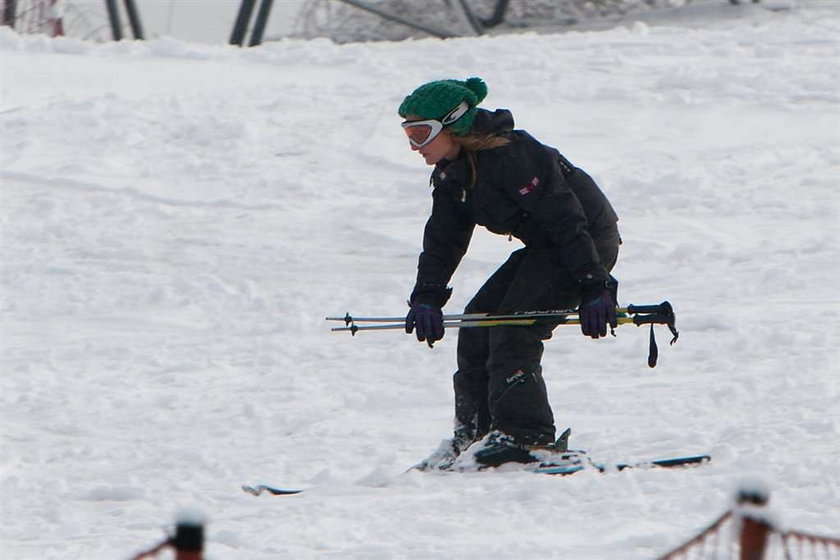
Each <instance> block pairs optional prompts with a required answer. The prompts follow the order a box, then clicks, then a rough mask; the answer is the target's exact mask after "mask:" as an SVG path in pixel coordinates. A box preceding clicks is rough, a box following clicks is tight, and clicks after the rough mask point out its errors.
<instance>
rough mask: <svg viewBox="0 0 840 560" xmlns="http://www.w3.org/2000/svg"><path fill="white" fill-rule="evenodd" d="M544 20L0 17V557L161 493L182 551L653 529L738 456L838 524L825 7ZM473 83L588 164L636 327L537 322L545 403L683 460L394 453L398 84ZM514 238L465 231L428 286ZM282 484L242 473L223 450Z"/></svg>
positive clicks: (552, 554) (419, 371)
mask: <svg viewBox="0 0 840 560" xmlns="http://www.w3.org/2000/svg"><path fill="white" fill-rule="evenodd" d="M790 5H791V6H792V7H793V8H792V9H790V10H785V11H780V12H768V11H766V10H762V9H760V8H758V7H751V6H742V7H741V8H739V9H737V11H736V12H734V13H737V14H738V16H737V17H730V18H726V19H716V18H706V19H695V20H693V21H692V22H690V25H689V23H685V22H681V21H679V20H674V21H670V22H660V23H659V24H658V25H646V24H643V23H636V24H633V25H629V26H627V27H618V28H615V29H611V30H605V31H598V32H585V33H567V34H562V35H534V34H526V35H521V36H499V37H492V38H479V39H461V40H448V41H437V40H423V41H406V42H402V43H382V44H354V45H344V46H337V45H333V44H331V43H330V42H328V41H322V40H318V41H308V42H305V41H283V42H279V43H276V44H269V45H265V46H263V47H260V48H256V49H248V50H239V49H235V48H229V47H212V46H206V45H195V44H188V43H182V42H178V41H175V40H172V39H160V40H156V41H150V42H147V43H132V42H122V43H119V44H112V45H93V44H87V43H82V42H79V41H73V40H68V39H57V40H48V39H45V38H43V37H22V36H18V35H15V34H14V33H11V32H9V31H8V30H7V29H6V28H0V68H2V107H0V125H2V134H0V142H2V144H0V148H1V150H0V157H2V171H0V180H1V181H2V199H0V208H1V209H2V232H1V233H2V385H0V389H2V410H1V411H0V414H2V418H1V420H2V457H1V458H0V473H1V474H2V524H1V525H2V528H0V531H2V535H1V536H2V542H0V552H2V556H3V557H4V558H85V559H98V558H102V559H105V558H119V557H128V556H130V555H131V554H133V553H135V552H137V551H139V550H141V549H143V548H145V547H146V546H147V545H150V544H152V543H154V542H155V541H156V540H158V539H159V538H161V536H162V531H161V528H162V527H164V526H166V525H167V524H168V522H169V521H170V520H171V518H172V515H173V513H174V512H175V510H176V509H177V508H178V507H179V506H183V505H191V506H194V507H195V508H196V509H198V510H200V511H203V512H204V513H205V514H207V515H208V517H209V525H208V531H207V537H208V544H207V552H208V556H209V557H212V558H251V559H261V558H266V559H268V558H299V559H305V558H364V559H374V558H376V559H379V558H382V559H384V558H440V557H453V558H464V559H471V558H476V559H478V558H482V559H483V558H488V557H495V558H534V557H540V558H583V559H598V558H627V559H642V558H651V557H654V556H655V555H657V554H661V553H663V552H665V551H667V550H668V549H669V548H671V547H674V546H676V545H677V544H679V543H680V542H682V541H683V540H684V539H686V538H688V537H689V536H692V535H693V534H695V532H696V531H697V530H699V529H700V528H702V527H703V526H705V525H706V524H707V523H708V522H710V521H711V520H712V519H713V518H714V517H715V516H716V515H718V514H719V513H720V512H721V511H723V510H724V509H725V508H726V507H728V504H729V500H730V499H731V495H732V492H733V490H734V488H736V486H737V485H738V484H739V481H741V480H742V479H744V478H747V477H757V478H760V479H762V480H765V481H766V482H767V484H768V485H769V487H770V488H771V490H772V504H773V507H774V511H776V513H777V515H778V518H779V519H780V522H781V523H783V524H784V526H786V527H791V528H796V529H800V530H806V531H811V532H817V533H823V534H834V535H835V536H836V535H837V533H838V527H840V480H838V474H837V473H838V469H837V461H838V457H840V439H838V436H839V435H840V405H838V402H840V381H838V374H839V373H840V371H838V366H837V363H836V357H837V348H838V342H840V341H838V335H837V332H838V327H840V322H838V319H837V316H838V312H840V306H839V305H838V296H837V290H836V282H837V278H838V272H840V270H838V265H837V263H838V262H840V254H838V250H837V238H838V233H840V231H838V229H839V228H838V223H840V222H838V207H840V204H838V195H837V192H838V177H840V108H838V105H840V87H838V84H840V66H838V64H837V61H838V60H840V41H838V36H839V35H838V33H837V32H838V31H839V30H840V4H838V3H834V2H826V3H816V2H804V1H802V2H791V3H790ZM470 75H478V76H482V77H484V78H485V79H486V80H487V82H488V84H489V88H490V96H489V98H488V99H487V100H486V102H485V106H487V107H490V108H493V107H510V108H511V109H512V110H513V111H514V116H515V117H516V119H517V123H518V125H519V126H521V127H523V128H526V129H528V130H529V131H531V132H532V133H533V134H534V135H535V136H536V137H538V138H540V139H541V140H543V141H544V142H546V143H549V144H552V145H555V146H557V147H558V148H559V149H560V150H561V151H562V152H563V153H564V154H566V155H567V156H568V157H569V158H570V159H571V160H572V161H574V162H575V163H577V164H579V165H580V166H582V167H583V168H585V169H587V170H588V171H589V172H590V173H592V174H593V175H594V176H595V177H596V179H597V180H598V181H599V183H600V184H601V185H602V186H603V188H604V189H605V191H606V192H607V194H608V195H609V197H610V198H611V200H612V201H613V203H614V205H615V207H616V209H617V211H618V213H619V215H620V216H621V222H620V226H621V231H622V236H623V238H624V245H623V247H622V253H621V255H620V259H619V264H618V266H617V268H616V270H615V274H616V275H617V277H618V278H619V280H620V282H621V287H620V299H621V302H622V303H623V304H627V303H637V304H640V303H658V302H659V301H661V300H663V299H669V300H670V301H671V302H672V303H673V304H674V306H675V308H676V311H677V318H678V327H679V328H680V329H681V332H682V336H681V338H680V340H679V342H678V343H677V345H676V346H674V347H668V345H667V341H668V339H669V337H668V336H667V332H666V331H664V329H663V330H659V331H658V341H659V345H660V359H659V365H658V366H657V368H656V369H655V370H650V369H648V368H647V366H646V364H645V358H646V352H647V331H646V329H633V328H631V327H621V328H620V329H619V330H618V337H617V338H615V339H612V338H611V339H608V340H604V341H598V342H594V341H587V340H585V339H583V338H582V337H581V336H580V335H579V333H578V332H576V331H575V329H574V328H573V327H570V328H568V329H566V328H562V327H561V328H559V329H558V330H557V331H556V333H555V336H554V338H553V339H552V340H551V341H549V342H548V343H547V346H546V354H545V358H544V364H543V365H544V368H545V371H546V377H547V382H548V384H549V390H550V395H551V397H552V404H553V406H554V409H555V417H556V420H557V424H558V427H561V428H562V427H565V426H572V428H573V430H574V433H573V436H572V445H573V447H581V448H586V449H588V450H589V452H590V454H591V455H592V456H593V457H595V458H598V459H609V460H615V461H618V460H635V459H643V458H656V457H663V456H669V455H673V454H693V453H702V452H711V453H712V455H713V457H714V459H713V462H712V463H711V464H709V465H708V466H705V467H703V468H701V469H696V470H686V471H632V472H624V473H620V474H608V475H603V476H602V475H597V474H592V473H582V474H579V475H576V476H574V477H571V478H561V477H549V476H535V475H533V474H527V473H522V472H513V471H510V472H508V471H505V470H504V469H503V470H502V472H493V473H482V474H460V475H459V474H451V473H449V474H419V473H409V474H405V475H402V474H401V473H402V471H403V470H404V469H405V468H407V467H408V466H410V465H412V464H413V463H415V462H416V461H417V460H419V459H421V458H422V457H424V456H425V455H426V454H428V453H429V452H430V451H431V450H432V449H434V447H436V446H437V444H438V442H439V440H440V439H441V438H443V437H445V436H447V435H448V432H449V430H450V429H451V426H450V423H451V414H452V410H451V409H452V404H451V398H452V397H451V386H450V385H451V374H452V372H453V368H454V361H455V360H454V352H455V341H456V335H455V333H454V332H450V333H449V334H448V335H447V337H446V338H445V339H444V340H443V341H442V342H440V343H438V344H437V345H436V347H435V349H434V350H433V351H430V350H429V349H428V348H426V347H425V345H421V344H418V343H416V342H414V341H413V339H412V338H411V337H408V336H406V335H404V334H402V333H399V332H395V333H360V334H358V335H357V336H356V337H354V338H351V337H349V336H345V335H343V334H341V335H340V334H332V333H330V332H329V329H328V325H327V324H325V323H324V321H323V318H324V317H325V316H327V315H336V314H343V313H344V312H345V311H350V312H352V313H356V314H360V313H364V314H371V315H372V314H376V315H379V314H382V315H394V314H401V313H402V312H403V310H404V309H405V307H404V306H405V303H404V300H405V297H406V295H407V293H408V292H409V291H410V289H411V287H412V285H413V280H414V272H415V267H416V258H417V252H418V251H419V248H420V242H421V237H422V228H423V224H424V222H425V219H426V216H427V213H428V210H429V207H430V203H431V199H430V196H429V190H428V189H427V188H426V186H425V184H426V180H427V176H428V175H427V174H428V169H427V168H426V167H425V166H424V165H423V164H422V161H421V160H420V159H419V158H418V157H417V155H416V154H413V153H411V151H410V150H409V149H408V146H407V143H406V142H405V139H404V136H403V133H402V131H401V130H400V129H399V126H397V123H398V122H399V117H398V116H396V114H395V109H396V107H397V106H398V104H399V102H400V101H401V99H402V97H403V96H404V95H405V94H406V93H408V92H409V91H411V89H412V88H414V87H415V86H417V85H419V84H420V83H423V82H425V81H428V80H431V79H437V78H441V77H450V76H452V77H462V78H466V77H467V76H470ZM514 248H516V245H515V244H511V243H509V242H507V240H506V239H503V238H502V237H498V236H492V235H489V234H482V233H480V232H477V234H476V236H475V239H474V241H473V245H472V247H471V248H470V252H469V253H468V255H467V257H466V258H465V260H464V262H463V264H462V265H461V267H460V269H459V271H458V272H457V274H456V276H455V278H453V281H452V285H453V286H454V287H455V293H454V296H453V299H452V301H451V303H450V304H449V305H448V306H447V310H448V311H451V312H457V311H459V310H460V309H461V308H462V307H463V305H464V304H465V303H466V301H468V299H469V297H470V296H471V295H472V294H473V293H474V292H475V290H477V289H478V287H479V286H480V285H481V283H482V282H483V281H484V279H485V278H486V277H487V276H488V275H489V273H490V272H491V271H492V270H493V269H494V268H495V267H496V266H497V265H498V264H499V263H500V262H501V261H502V259H504V258H505V256H506V255H507V254H508V253H509V252H510V251H511V250H512V249H514ZM261 482H265V483H272V484H277V485H281V486H290V487H311V489H310V490H308V491H307V492H306V493H304V494H301V495H299V496H291V497H284V498H259V499H256V498H253V497H251V496H247V495H245V494H244V493H242V492H241V491H240V490H239V485H240V484H242V483H261Z"/></svg>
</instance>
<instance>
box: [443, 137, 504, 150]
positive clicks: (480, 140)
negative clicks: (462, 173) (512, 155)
mask: <svg viewBox="0 0 840 560" xmlns="http://www.w3.org/2000/svg"><path fill="white" fill-rule="evenodd" d="M452 139H453V140H454V141H455V143H456V144H458V145H459V146H461V148H463V149H464V151H465V152H480V151H482V150H492V149H493V148H499V147H501V146H506V145H508V144H510V140H508V139H507V138H505V137H504V136H496V135H495V134H467V135H465V136H456V135H454V134H453V135H452Z"/></svg>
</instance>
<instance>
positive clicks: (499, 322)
mask: <svg viewBox="0 0 840 560" xmlns="http://www.w3.org/2000/svg"><path fill="white" fill-rule="evenodd" d="M540 321H541V319H539V318H527V319H526V318H516V319H496V318H492V319H486V320H465V321H458V320H450V321H446V320H445V321H444V322H443V328H445V329H452V328H476V327H485V328H486V327H508V326H511V327H515V326H526V327H527V326H529V325H535V324H537V323H539V322H540ZM616 321H617V323H618V324H619V325H631V324H636V322H635V321H636V320H635V319H634V318H633V317H626V316H622V317H617V318H616ZM552 322H556V321H552ZM560 324H561V325H579V324H580V319H578V318H569V319H565V320H562V321H561V322H560ZM404 328H405V321H403V322H402V323H383V324H377V325H350V326H346V327H332V328H331V329H330V331H332V332H350V333H352V334H355V333H356V332H357V331H385V330H397V329H404Z"/></svg>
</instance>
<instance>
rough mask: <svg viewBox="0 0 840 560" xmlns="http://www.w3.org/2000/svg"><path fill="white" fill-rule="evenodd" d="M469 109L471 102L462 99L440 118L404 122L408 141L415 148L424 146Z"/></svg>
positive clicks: (403, 125)
mask: <svg viewBox="0 0 840 560" xmlns="http://www.w3.org/2000/svg"><path fill="white" fill-rule="evenodd" d="M469 110H470V105H469V103H467V102H466V101H461V103H459V104H458V106H457V107H455V108H454V109H452V110H451V111H450V112H449V113H447V114H446V116H444V117H443V118H442V119H440V120H438V119H426V120H423V121H404V122H403V123H402V127H403V130H404V131H405V134H406V136H408V141H409V142H410V143H411V145H412V146H414V147H415V148H422V147H423V146H425V145H427V144H428V143H429V142H431V141H432V140H434V139H435V138H437V135H438V134H440V131H441V130H443V128H444V127H445V126H448V125H450V124H452V123H454V122H455V121H457V120H458V119H460V118H461V117H463V116H464V115H465V114H466V112H467V111H469Z"/></svg>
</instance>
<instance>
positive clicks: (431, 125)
mask: <svg viewBox="0 0 840 560" xmlns="http://www.w3.org/2000/svg"><path fill="white" fill-rule="evenodd" d="M486 95H487V86H486V84H485V83H484V81H483V80H482V79H480V78H469V79H467V80H466V81H460V80H440V81H434V82H430V83H427V84H424V85H422V86H420V87H418V88H417V89H416V90H414V92H412V93H411V94H410V95H409V96H407V97H406V98H405V100H404V101H403V102H402V104H401V105H400V107H399V110H398V112H399V114H400V116H401V117H402V118H404V119H405V121H404V122H403V123H402V127H403V129H404V130H405V133H406V134H407V135H408V139H409V142H410V145H411V149H412V150H414V151H417V152H419V153H420V155H421V156H422V157H423V158H424V159H425V161H426V163H427V164H428V165H433V166H434V169H433V171H432V176H431V184H432V185H433V187H434V189H433V191H432V199H433V205H432V213H431V216H430V217H429V219H428V222H427V223H426V227H425V231H424V237H423V250H422V252H421V254H420V257H419V264H418V270H417V282H416V285H415V286H414V289H413V291H412V293H411V296H410V298H409V303H410V306H411V310H410V311H409V312H408V315H407V316H406V320H405V328H406V332H407V333H411V332H416V336H417V339H418V340H419V341H426V342H427V343H428V344H429V346H432V344H433V343H434V342H435V341H437V340H440V339H441V338H443V335H444V328H443V312H442V310H441V308H442V307H443V306H444V304H446V302H447V300H448V299H449V297H450V295H451V292H452V289H451V288H448V287H447V284H448V283H449V280H450V278H451V277H452V274H453V273H454V272H455V269H456V268H457V266H458V264H459V263H460V261H461V258H462V257H463V255H464V254H465V252H466V251H467V247H468V245H469V242H470V238H471V236H472V232H473V229H474V228H475V226H476V224H478V225H481V226H484V227H486V228H487V229H488V230H490V231H491V232H493V233H497V234H501V235H505V236H507V237H508V238H509V239H512V238H513V237H515V238H517V239H518V240H520V241H522V243H524V245H525V247H524V248H521V249H518V250H516V251H514V252H513V253H512V254H511V255H510V257H509V258H508V259H507V261H506V262H505V263H504V264H502V265H501V267H499V269H498V270H496V272H494V273H493V275H492V276H491V277H490V278H489V279H488V280H487V282H486V283H485V284H484V285H483V286H482V287H481V289H480V290H479V291H478V293H477V294H476V295H475V296H474V297H473V298H472V300H471V301H470V302H469V303H468V304H467V306H466V309H465V313H498V314H510V313H513V312H517V311H528V310H549V309H571V308H575V307H578V306H579V307H578V313H579V317H580V320H581V329H582V331H583V334H584V335H586V336H589V337H592V338H596V339H597V338H599V337H603V336H606V334H607V325H610V326H611V327H613V328H614V327H615V326H616V311H615V307H616V305H617V286H618V284H617V281H616V280H615V279H614V278H613V277H612V276H610V271H611V270H612V268H613V266H614V265H615V262H616V259H617V257H618V247H619V245H620V244H621V240H620V237H619V233H618V227H617V221H618V217H617V216H616V213H615V211H614V210H613V208H612V206H611V205H610V203H609V201H608V200H607V198H606V197H605V196H604V194H603V192H601V190H600V189H599V188H598V186H597V185H596V184H595V182H594V181H593V180H592V178H591V177H590V176H589V175H587V174H586V173H585V172H584V171H583V170H581V169H579V168H577V167H575V166H574V165H572V164H571V163H570V162H569V161H568V160H567V159H566V158H565V157H563V156H562V155H561V154H560V153H559V152H558V151H557V150H555V149H554V148H551V147H549V146H546V145H544V144H541V143H540V142H538V141H537V140H535V139H534V138H533V137H532V136H530V135H529V134H528V133H527V132H525V131H524V130H514V129H513V116H512V115H511V113H510V111H508V110H506V109H497V110H495V111H492V112H491V111H488V110H486V109H479V108H477V105H478V104H479V103H481V101H482V100H483V99H484V98H485V97H486ZM557 324H558V323H554V324H545V323H542V324H538V325H534V326H527V327H525V326H507V327H504V326H502V327H493V328H461V329H459V332H458V349H457V360H458V369H457V372H456V373H455V375H454V388H455V427H454V435H453V437H452V439H447V440H444V441H443V443H442V444H441V446H440V448H439V449H438V450H437V451H436V452H435V453H433V454H432V456H431V457H429V458H428V459H427V460H426V461H424V463H422V464H421V468H436V467H437V468H440V467H445V466H448V465H451V463H452V462H454V460H455V459H456V458H457V457H458V455H459V454H461V453H462V452H463V451H464V450H466V449H467V448H468V447H470V446H471V445H475V447H474V449H471V450H470V454H471V455H473V457H474V459H475V461H476V462H477V463H478V464H480V465H485V466H498V465H500V464H502V463H508V462H519V463H528V462H532V461H535V460H536V459H535V457H534V456H533V455H532V454H531V451H533V450H535V449H545V448H550V447H551V445H552V444H553V443H554V437H555V427H554V417H553V413H552V411H551V407H550V405H549V402H548V395H547V392H546V386H545V382H544V380H543V376H542V368H541V366H540V361H541V358H542V353H543V343H542V341H543V340H547V339H548V338H550V337H551V332H552V330H553V329H554V328H555V327H556V326H557Z"/></svg>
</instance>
